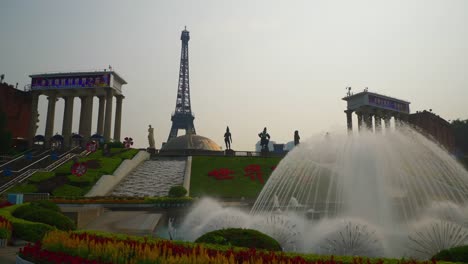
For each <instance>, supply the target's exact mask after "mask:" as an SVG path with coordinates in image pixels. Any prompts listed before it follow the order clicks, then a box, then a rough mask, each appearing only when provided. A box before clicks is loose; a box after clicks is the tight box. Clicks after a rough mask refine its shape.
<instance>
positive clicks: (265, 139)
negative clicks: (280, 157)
mask: <svg viewBox="0 0 468 264" xmlns="http://www.w3.org/2000/svg"><path fill="white" fill-rule="evenodd" d="M258 136H259V137H260V146H261V147H262V151H268V143H269V142H270V134H268V133H267V128H266V127H265V128H264V129H263V132H260V133H259V134H258Z"/></svg>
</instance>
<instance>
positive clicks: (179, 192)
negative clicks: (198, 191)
mask: <svg viewBox="0 0 468 264" xmlns="http://www.w3.org/2000/svg"><path fill="white" fill-rule="evenodd" d="M186 194H187V189H185V188H184V186H181V185H177V186H172V187H171V189H169V197H184V196H185V195H186Z"/></svg>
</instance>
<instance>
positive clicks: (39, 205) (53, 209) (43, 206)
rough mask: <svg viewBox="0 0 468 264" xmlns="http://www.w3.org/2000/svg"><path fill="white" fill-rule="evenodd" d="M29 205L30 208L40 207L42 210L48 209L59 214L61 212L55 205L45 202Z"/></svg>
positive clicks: (35, 202) (34, 202)
mask: <svg viewBox="0 0 468 264" xmlns="http://www.w3.org/2000/svg"><path fill="white" fill-rule="evenodd" d="M30 205H31V206H37V207H41V208H44V209H49V210H52V211H55V212H59V213H61V212H62V211H61V210H60V207H59V206H58V205H56V204H55V203H53V202H51V201H47V200H40V201H33V202H31V203H30Z"/></svg>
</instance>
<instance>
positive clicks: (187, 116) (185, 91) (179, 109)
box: [167, 28, 196, 142]
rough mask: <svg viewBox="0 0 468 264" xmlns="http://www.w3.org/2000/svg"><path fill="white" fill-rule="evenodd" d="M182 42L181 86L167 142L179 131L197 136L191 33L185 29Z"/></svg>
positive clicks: (181, 38) (178, 90)
mask: <svg viewBox="0 0 468 264" xmlns="http://www.w3.org/2000/svg"><path fill="white" fill-rule="evenodd" d="M180 40H181V41H182V51H181V54H180V70H179V85H178V88H177V100H176V107H175V111H174V113H173V114H172V117H171V121H172V127H171V131H170V132H169V137H168V139H167V142H169V141H170V140H171V139H173V138H176V137H177V132H178V130H179V129H185V133H186V134H188V133H191V134H196V132H195V126H194V125H193V120H194V119H195V117H194V115H193V114H192V107H191V104H190V78H189V56H188V55H189V54H188V42H189V40H190V33H189V31H187V28H185V29H184V30H183V31H182V34H181V36H180Z"/></svg>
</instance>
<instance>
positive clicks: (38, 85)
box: [31, 73, 110, 89]
mask: <svg viewBox="0 0 468 264" xmlns="http://www.w3.org/2000/svg"><path fill="white" fill-rule="evenodd" d="M106 86H110V74H108V73H106V74H102V75H89V76H61V77H34V78H32V81H31V89H56V88H57V89H59V88H87V87H89V88H91V87H106Z"/></svg>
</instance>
